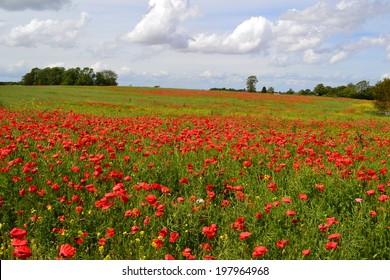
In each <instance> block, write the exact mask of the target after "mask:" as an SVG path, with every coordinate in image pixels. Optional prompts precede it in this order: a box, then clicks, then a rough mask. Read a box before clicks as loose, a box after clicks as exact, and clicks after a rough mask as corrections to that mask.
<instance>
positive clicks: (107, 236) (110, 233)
mask: <svg viewBox="0 0 390 280" xmlns="http://www.w3.org/2000/svg"><path fill="white" fill-rule="evenodd" d="M112 236H115V229H114V228H108V229H107V233H106V238H109V237H112Z"/></svg>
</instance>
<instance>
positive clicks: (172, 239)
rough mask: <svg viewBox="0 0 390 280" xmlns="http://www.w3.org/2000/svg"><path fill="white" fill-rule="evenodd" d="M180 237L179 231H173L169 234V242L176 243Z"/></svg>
mask: <svg viewBox="0 0 390 280" xmlns="http://www.w3.org/2000/svg"><path fill="white" fill-rule="evenodd" d="M178 238H179V234H178V233H177V232H171V233H170V235H169V242H171V243H175V242H176V240H177V239H178Z"/></svg>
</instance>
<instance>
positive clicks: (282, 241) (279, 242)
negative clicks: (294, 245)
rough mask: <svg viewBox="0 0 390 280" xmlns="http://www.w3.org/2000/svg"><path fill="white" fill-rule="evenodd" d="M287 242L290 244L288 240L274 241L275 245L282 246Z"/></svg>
mask: <svg viewBox="0 0 390 280" xmlns="http://www.w3.org/2000/svg"><path fill="white" fill-rule="evenodd" d="M288 244H290V241H288V240H278V242H276V247H278V248H284V247H285V246H286V245H288Z"/></svg>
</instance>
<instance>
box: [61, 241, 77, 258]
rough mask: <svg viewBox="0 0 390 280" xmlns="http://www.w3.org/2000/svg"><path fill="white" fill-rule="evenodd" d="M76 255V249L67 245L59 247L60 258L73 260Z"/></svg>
mask: <svg viewBox="0 0 390 280" xmlns="http://www.w3.org/2000/svg"><path fill="white" fill-rule="evenodd" d="M75 254H76V248H74V247H72V246H71V245H69V244H63V245H61V247H60V253H59V256H60V257H66V258H73V257H74V255H75Z"/></svg>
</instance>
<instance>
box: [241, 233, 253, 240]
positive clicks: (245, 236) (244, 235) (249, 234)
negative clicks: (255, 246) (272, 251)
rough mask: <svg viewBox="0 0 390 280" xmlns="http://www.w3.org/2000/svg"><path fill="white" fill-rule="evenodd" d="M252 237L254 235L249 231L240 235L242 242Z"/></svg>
mask: <svg viewBox="0 0 390 280" xmlns="http://www.w3.org/2000/svg"><path fill="white" fill-rule="evenodd" d="M251 235H252V233H251V232H249V231H244V232H241V233H240V240H244V239H246V238H248V237H249V236H251Z"/></svg>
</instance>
